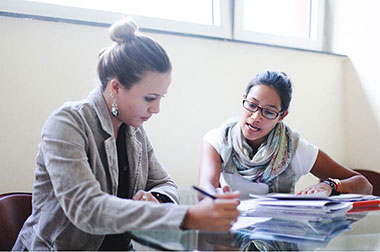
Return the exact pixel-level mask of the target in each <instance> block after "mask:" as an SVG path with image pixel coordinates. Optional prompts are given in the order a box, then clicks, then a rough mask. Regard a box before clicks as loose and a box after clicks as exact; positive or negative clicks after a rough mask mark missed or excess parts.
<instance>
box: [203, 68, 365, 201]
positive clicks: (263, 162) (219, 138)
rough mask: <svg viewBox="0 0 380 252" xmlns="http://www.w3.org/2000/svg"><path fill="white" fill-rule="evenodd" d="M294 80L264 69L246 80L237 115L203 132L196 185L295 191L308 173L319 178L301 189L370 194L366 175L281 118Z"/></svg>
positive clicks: (251, 190) (245, 194)
mask: <svg viewBox="0 0 380 252" xmlns="http://www.w3.org/2000/svg"><path fill="white" fill-rule="evenodd" d="M291 96H292V84H291V81H290V79H289V78H288V77H287V76H286V75H285V74H284V73H279V72H275V71H266V72H263V73H260V74H258V75H257V76H256V77H255V78H254V79H252V80H251V82H250V83H249V85H248V87H247V89H246V91H245V94H244V95H243V100H242V105H243V111H242V115H241V117H240V118H233V119H231V120H229V121H227V122H225V123H224V124H223V125H222V126H221V127H219V128H216V129H213V130H211V131H209V132H208V133H207V134H206V136H205V137H204V143H203V148H202V154H201V166H200V179H199V185H200V187H202V188H203V189H205V190H208V191H210V192H213V191H215V190H216V192H218V191H219V190H222V191H224V192H226V191H230V190H239V191H240V193H241V194H240V195H241V198H242V199H244V198H247V197H248V195H249V194H250V193H254V194H267V193H271V192H277V193H294V187H295V183H296V182H297V180H298V179H299V178H300V177H301V176H302V175H305V174H307V173H309V172H311V173H312V174H313V175H315V176H316V177H318V178H319V179H321V180H322V181H323V182H321V183H318V184H316V185H312V186H310V187H308V188H306V189H304V190H302V191H301V192H298V193H299V194H314V193H317V192H324V193H325V194H326V195H331V194H336V193H361V194H371V193H372V185H371V184H370V183H369V182H368V181H367V179H366V178H365V177H363V176H362V175H360V174H359V173H357V172H355V171H353V170H350V169H348V168H346V167H344V166H342V165H341V164H339V163H337V162H336V161H334V160H333V159H332V158H331V157H329V156H328V155H327V154H326V153H325V152H323V151H322V150H320V149H318V147H316V146H315V145H313V144H311V143H308V142H307V141H306V140H305V139H303V138H301V137H300V136H299V134H298V133H297V132H295V131H293V130H292V129H290V128H289V126H287V125H286V124H284V123H283V122H282V121H283V119H284V118H285V117H286V116H287V115H288V107H289V104H290V100H291Z"/></svg>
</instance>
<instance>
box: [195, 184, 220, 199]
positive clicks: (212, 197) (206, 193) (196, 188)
mask: <svg viewBox="0 0 380 252" xmlns="http://www.w3.org/2000/svg"><path fill="white" fill-rule="evenodd" d="M193 189H194V190H197V191H198V192H200V193H201V194H203V195H205V196H207V197H210V198H211V199H213V200H215V199H217V197H215V196H214V195H211V194H209V193H208V192H206V191H204V190H202V189H201V188H199V187H197V186H195V185H193Z"/></svg>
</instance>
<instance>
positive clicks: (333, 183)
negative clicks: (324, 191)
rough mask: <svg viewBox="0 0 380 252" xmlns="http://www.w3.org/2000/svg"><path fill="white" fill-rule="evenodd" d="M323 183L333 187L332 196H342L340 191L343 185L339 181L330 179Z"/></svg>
mask: <svg viewBox="0 0 380 252" xmlns="http://www.w3.org/2000/svg"><path fill="white" fill-rule="evenodd" d="M322 182H323V183H326V184H328V185H329V186H330V187H331V195H339V194H340V192H339V191H338V189H339V187H340V184H341V182H340V180H339V179H332V178H328V179H326V180H324V181H322Z"/></svg>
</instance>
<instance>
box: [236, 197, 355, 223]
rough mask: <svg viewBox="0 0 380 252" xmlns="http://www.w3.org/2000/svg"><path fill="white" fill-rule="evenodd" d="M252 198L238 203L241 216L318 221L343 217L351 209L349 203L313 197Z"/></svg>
mask: <svg viewBox="0 0 380 252" xmlns="http://www.w3.org/2000/svg"><path fill="white" fill-rule="evenodd" d="M252 197H253V199H250V200H243V201H242V202H241V203H240V205H239V207H238V208H239V210H240V212H241V213H242V214H241V215H242V216H254V217H275V218H279V219H286V220H289V219H290V220H309V221H318V220H323V219H326V218H335V217H339V216H344V215H345V214H346V213H347V211H348V210H350V209H351V208H352V203H351V202H342V201H337V200H330V199H328V198H327V197H320V196H315V195H313V196H297V195H291V194H273V195H266V196H262V195H259V196H257V195H252Z"/></svg>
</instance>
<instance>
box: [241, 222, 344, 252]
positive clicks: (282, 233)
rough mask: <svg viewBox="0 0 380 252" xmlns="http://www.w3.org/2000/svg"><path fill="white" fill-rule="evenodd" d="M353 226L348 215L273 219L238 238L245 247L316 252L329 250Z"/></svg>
mask: <svg viewBox="0 0 380 252" xmlns="http://www.w3.org/2000/svg"><path fill="white" fill-rule="evenodd" d="M350 224H351V222H350V221H348V220H347V218H346V217H345V216H341V217H337V218H332V219H329V218H327V219H324V220H322V221H305V220H285V219H276V218H272V219H270V220H268V221H266V222H258V223H256V224H253V225H251V226H250V227H249V228H245V229H241V230H238V231H236V237H237V238H238V240H239V244H240V245H241V246H240V247H243V248H244V247H247V246H248V244H249V243H254V244H255V246H256V247H257V246H263V245H265V246H266V247H268V246H272V247H273V246H276V247H282V248H287V247H286V246H288V247H289V246H290V247H289V248H292V249H283V250H294V249H295V248H297V249H299V250H315V249H317V248H323V247H325V246H326V245H327V244H328V242H329V241H330V240H331V239H332V238H333V237H335V236H336V235H338V234H340V233H342V232H344V231H346V230H348V229H350ZM258 241H259V242H258Z"/></svg>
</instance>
